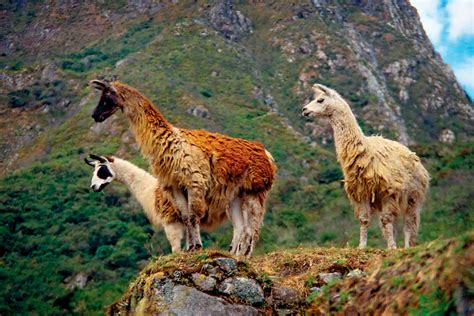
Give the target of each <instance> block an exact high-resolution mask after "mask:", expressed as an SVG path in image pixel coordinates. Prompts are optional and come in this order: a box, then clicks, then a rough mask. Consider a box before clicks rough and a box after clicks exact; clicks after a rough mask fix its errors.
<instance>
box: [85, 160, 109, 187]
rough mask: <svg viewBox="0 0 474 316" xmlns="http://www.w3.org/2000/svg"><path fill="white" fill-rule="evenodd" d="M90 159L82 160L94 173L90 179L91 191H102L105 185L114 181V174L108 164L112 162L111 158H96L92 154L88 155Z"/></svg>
mask: <svg viewBox="0 0 474 316" xmlns="http://www.w3.org/2000/svg"><path fill="white" fill-rule="evenodd" d="M89 158H90V159H87V158H84V161H85V162H86V164H88V165H89V166H91V167H94V173H93V174H92V179H91V189H92V190H94V192H100V191H102V190H103V189H104V188H105V187H106V186H107V184H109V183H110V182H112V181H114V179H115V172H114V170H113V168H112V167H111V165H110V163H111V162H113V158H111V157H103V156H97V155H94V154H90V155H89Z"/></svg>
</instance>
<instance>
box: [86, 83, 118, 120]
mask: <svg viewBox="0 0 474 316" xmlns="http://www.w3.org/2000/svg"><path fill="white" fill-rule="evenodd" d="M89 85H91V86H92V87H94V88H96V89H97V90H100V91H102V95H101V96H100V100H99V103H98V104H97V106H96V107H95V109H94V112H93V113H92V118H93V119H94V121H96V122H103V121H105V120H106V119H107V118H108V117H110V116H111V115H112V114H114V113H115V112H116V111H117V110H118V109H123V104H122V102H121V98H120V96H119V94H118V92H117V88H116V87H115V86H114V82H113V81H112V82H110V81H108V80H91V81H90V82H89Z"/></svg>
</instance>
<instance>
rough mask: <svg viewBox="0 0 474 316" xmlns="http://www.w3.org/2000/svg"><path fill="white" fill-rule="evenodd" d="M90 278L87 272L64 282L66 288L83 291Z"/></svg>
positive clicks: (68, 278)
mask: <svg viewBox="0 0 474 316" xmlns="http://www.w3.org/2000/svg"><path fill="white" fill-rule="evenodd" d="M88 279H89V276H88V275H87V273H85V272H79V273H77V274H75V275H73V276H70V277H67V278H66V279H65V280H64V282H65V283H66V288H67V289H70V290H73V289H75V288H79V289H83V288H84V287H85V286H86V285H87V281H88Z"/></svg>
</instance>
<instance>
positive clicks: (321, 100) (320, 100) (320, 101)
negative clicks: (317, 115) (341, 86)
mask: <svg viewBox="0 0 474 316" xmlns="http://www.w3.org/2000/svg"><path fill="white" fill-rule="evenodd" d="M316 102H318V103H323V102H324V99H323V98H321V99H318V100H316Z"/></svg>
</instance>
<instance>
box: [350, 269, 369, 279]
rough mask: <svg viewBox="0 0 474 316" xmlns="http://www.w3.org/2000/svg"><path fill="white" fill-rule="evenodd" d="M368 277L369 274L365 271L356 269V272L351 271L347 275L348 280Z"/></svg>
mask: <svg viewBox="0 0 474 316" xmlns="http://www.w3.org/2000/svg"><path fill="white" fill-rule="evenodd" d="M366 275H367V273H365V272H364V271H362V270H360V269H355V270H352V271H350V272H349V273H348V274H347V277H348V278H362V277H365V276H366Z"/></svg>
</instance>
